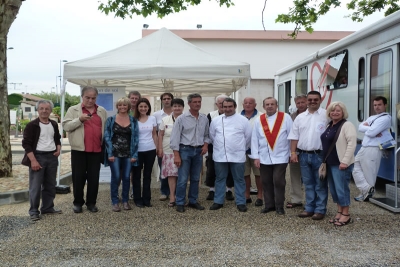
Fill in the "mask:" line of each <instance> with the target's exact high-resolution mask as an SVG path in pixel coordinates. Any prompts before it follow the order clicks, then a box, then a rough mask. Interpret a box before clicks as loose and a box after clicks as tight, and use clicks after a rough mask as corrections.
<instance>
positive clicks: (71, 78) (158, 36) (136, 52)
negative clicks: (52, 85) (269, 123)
mask: <svg viewBox="0 0 400 267" xmlns="http://www.w3.org/2000/svg"><path fill="white" fill-rule="evenodd" d="M249 79H250V65H249V64H247V63H242V62H236V61H232V60H226V59H221V58H219V57H217V56H215V55H212V54H210V53H207V52H205V51H203V50H202V49H200V48H198V47H196V46H194V45H193V44H191V43H189V42H187V41H185V40H183V39H182V38H180V37H179V36H177V35H175V34H173V33H172V32H170V31H169V30H167V29H166V28H162V29H161V30H159V31H157V32H154V33H153V34H151V35H149V36H146V37H144V38H142V39H140V40H137V41H135V42H132V43H130V44H127V45H125V46H122V47H119V48H116V49H114V50H111V51H108V52H105V53H102V54H100V55H97V56H93V57H90V58H86V59H82V60H78V61H74V62H69V63H66V64H65V66H64V84H65V82H66V81H68V82H71V83H74V84H78V85H82V86H85V85H92V86H125V88H126V90H127V91H131V90H137V91H140V92H141V93H143V94H145V95H156V96H159V95H160V94H162V93H163V92H171V93H173V94H175V95H178V96H179V95H182V94H188V93H192V92H196V93H200V94H202V95H203V96H207V95H208V96H216V95H218V94H227V95H230V94H231V93H233V92H236V91H237V90H239V89H240V88H241V87H243V86H245V85H247V83H248V80H249Z"/></svg>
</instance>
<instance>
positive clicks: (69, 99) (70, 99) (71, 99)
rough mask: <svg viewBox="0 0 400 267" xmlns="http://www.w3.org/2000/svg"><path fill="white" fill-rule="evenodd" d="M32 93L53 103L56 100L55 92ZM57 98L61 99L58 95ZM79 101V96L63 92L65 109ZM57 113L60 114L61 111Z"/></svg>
mask: <svg viewBox="0 0 400 267" xmlns="http://www.w3.org/2000/svg"><path fill="white" fill-rule="evenodd" d="M33 95H35V96H37V97H40V98H43V99H47V100H51V101H52V102H53V103H56V102H57V95H56V94H55V93H48V92H44V91H42V92H41V93H39V94H33ZM58 100H59V101H61V99H60V97H58ZM80 102H81V99H80V96H75V95H70V94H69V93H68V92H65V102H64V104H65V108H64V109H65V110H68V108H69V107H70V106H73V105H76V104H78V103H80ZM58 115H60V116H61V113H60V114H58Z"/></svg>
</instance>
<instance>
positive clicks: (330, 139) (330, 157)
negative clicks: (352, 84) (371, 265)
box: [321, 102, 357, 226]
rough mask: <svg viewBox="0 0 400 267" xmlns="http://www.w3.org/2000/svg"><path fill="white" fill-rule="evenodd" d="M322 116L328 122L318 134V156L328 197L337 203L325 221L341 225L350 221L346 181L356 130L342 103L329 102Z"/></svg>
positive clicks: (353, 149) (351, 165) (350, 164)
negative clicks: (323, 171)
mask: <svg viewBox="0 0 400 267" xmlns="http://www.w3.org/2000/svg"><path fill="white" fill-rule="evenodd" d="M326 115H327V117H328V118H330V119H331V121H330V122H329V124H328V125H327V128H326V130H325V132H324V133H323V134H322V135H321V142H322V154H321V156H322V158H323V159H324V162H326V166H327V179H328V183H329V189H330V191H331V194H332V199H333V202H335V203H336V204H337V213H336V216H335V217H334V218H332V219H331V220H330V221H329V222H330V223H333V224H334V225H336V226H344V225H347V224H348V223H350V222H351V218H350V213H349V206H350V187H349V184H350V179H351V172H352V171H353V167H354V151H355V149H356V144H357V131H356V128H355V127H354V125H353V124H352V123H351V122H349V121H347V120H346V119H347V118H348V116H349V115H348V113H347V109H346V106H345V105H344V104H343V103H342V102H333V103H331V104H330V105H329V106H328V108H327V109H326ZM335 139H337V141H336V142H335Z"/></svg>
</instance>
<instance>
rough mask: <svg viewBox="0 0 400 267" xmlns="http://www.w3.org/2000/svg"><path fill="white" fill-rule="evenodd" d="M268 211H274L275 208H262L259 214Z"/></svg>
mask: <svg viewBox="0 0 400 267" xmlns="http://www.w3.org/2000/svg"><path fill="white" fill-rule="evenodd" d="M270 211H276V208H275V207H273V208H263V209H262V210H261V213H268V212H270Z"/></svg>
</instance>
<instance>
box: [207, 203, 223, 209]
mask: <svg viewBox="0 0 400 267" xmlns="http://www.w3.org/2000/svg"><path fill="white" fill-rule="evenodd" d="M223 206H224V205H222V204H217V203H214V204H212V206H211V207H210V210H219V209H220V208H222V207H223Z"/></svg>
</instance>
